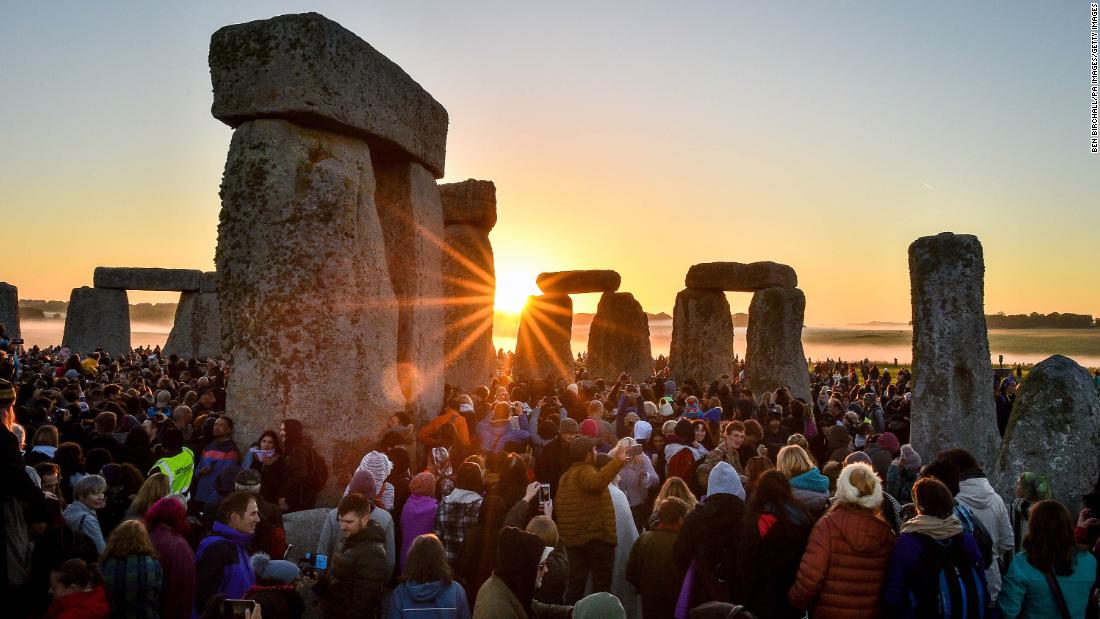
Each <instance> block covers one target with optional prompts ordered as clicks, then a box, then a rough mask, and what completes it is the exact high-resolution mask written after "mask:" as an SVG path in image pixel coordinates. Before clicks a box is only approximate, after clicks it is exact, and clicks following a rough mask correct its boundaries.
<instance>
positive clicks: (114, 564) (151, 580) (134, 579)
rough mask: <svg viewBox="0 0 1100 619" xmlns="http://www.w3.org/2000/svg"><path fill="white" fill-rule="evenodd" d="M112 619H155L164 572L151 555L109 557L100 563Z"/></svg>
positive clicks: (158, 611) (156, 618)
mask: <svg viewBox="0 0 1100 619" xmlns="http://www.w3.org/2000/svg"><path fill="white" fill-rule="evenodd" d="M99 569H100V571H102V572H103V587H104V588H105V589H106V590H107V600H108V602H109V603H110V606H111V608H112V609H113V610H114V612H112V613H111V614H112V616H113V617H126V618H127V619H158V618H159V617H160V589H161V584H162V583H163V581H164V573H163V572H162V571H161V569H160V563H159V562H158V561H157V560H156V559H154V558H153V557H151V556H150V555H127V556H125V557H108V558H107V559H105V560H104V561H103V563H102V564H100V567H99Z"/></svg>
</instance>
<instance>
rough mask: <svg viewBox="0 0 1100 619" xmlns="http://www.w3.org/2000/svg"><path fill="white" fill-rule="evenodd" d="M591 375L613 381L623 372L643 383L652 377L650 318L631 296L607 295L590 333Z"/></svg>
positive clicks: (602, 300)
mask: <svg viewBox="0 0 1100 619" xmlns="http://www.w3.org/2000/svg"><path fill="white" fill-rule="evenodd" d="M587 369H588V374H589V376H590V377H593V378H596V377H598V378H603V379H604V380H607V381H614V380H615V379H617V378H618V377H619V374H620V373H622V372H627V373H629V374H630V376H631V377H632V379H633V380H636V381H640V380H642V379H643V378H645V377H647V376H650V375H651V374H652V373H653V351H652V349H651V347H650V342H649V318H647V317H646V314H645V310H643V309H642V304H641V303H638V301H637V299H635V298H634V295H632V294H630V293H629V292H605V293H603V295H602V296H600V304H599V305H598V306H597V307H596V316H595V317H594V318H593V319H592V327H591V329H590V330H589V331H588V367H587Z"/></svg>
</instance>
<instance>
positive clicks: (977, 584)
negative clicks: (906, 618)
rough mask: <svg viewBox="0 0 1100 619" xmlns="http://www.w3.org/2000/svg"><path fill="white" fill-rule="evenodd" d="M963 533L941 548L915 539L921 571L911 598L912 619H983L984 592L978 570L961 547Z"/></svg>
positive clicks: (924, 537)
mask: <svg viewBox="0 0 1100 619" xmlns="http://www.w3.org/2000/svg"><path fill="white" fill-rule="evenodd" d="M965 535H966V534H965V533H959V534H958V535H955V536H954V537H952V538H951V544H950V545H948V546H944V545H942V544H940V543H939V542H938V541H936V540H934V539H932V538H930V537H927V536H925V535H919V536H918V537H919V538H920V540H921V561H920V565H921V568H920V569H921V570H922V577H918V580H917V583H916V586H915V587H914V589H913V591H912V594H913V600H914V602H915V605H916V608H915V609H914V616H917V617H939V618H941V619H983V618H984V617H985V588H984V587H983V585H982V579H981V574H980V573H979V570H980V569H981V567H980V566H979V565H977V564H976V563H975V562H974V559H973V558H972V557H971V556H970V555H969V553H967V551H966V546H965V545H964V543H963V540H964V539H965Z"/></svg>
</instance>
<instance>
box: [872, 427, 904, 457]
mask: <svg viewBox="0 0 1100 619" xmlns="http://www.w3.org/2000/svg"><path fill="white" fill-rule="evenodd" d="M878 446H879V447H882V448H883V449H885V450H886V451H888V452H890V455H891V456H896V455H897V454H898V451H899V450H900V449H901V441H899V440H898V437H897V435H896V434H894V433H893V432H883V433H882V434H881V435H880V436H879V437H878Z"/></svg>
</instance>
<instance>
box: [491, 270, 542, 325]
mask: <svg viewBox="0 0 1100 619" xmlns="http://www.w3.org/2000/svg"><path fill="white" fill-rule="evenodd" d="M537 275H538V272H537V271H532V270H530V269H529V268H525V267H524V266H523V265H509V264H501V263H500V262H498V263H497V265H496V279H497V285H496V297H495V299H494V300H493V308H494V309H495V310H496V311H498V312H505V313H508V314H519V313H520V312H522V311H523V306H524V305H526V304H527V297H528V296H530V295H535V294H540V293H539V288H538V286H536V285H535V277H536V276H537Z"/></svg>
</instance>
